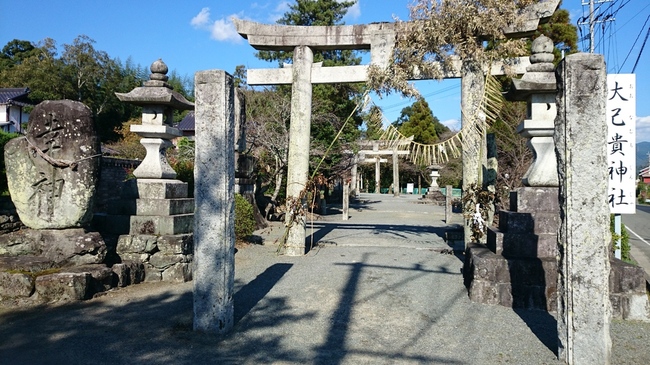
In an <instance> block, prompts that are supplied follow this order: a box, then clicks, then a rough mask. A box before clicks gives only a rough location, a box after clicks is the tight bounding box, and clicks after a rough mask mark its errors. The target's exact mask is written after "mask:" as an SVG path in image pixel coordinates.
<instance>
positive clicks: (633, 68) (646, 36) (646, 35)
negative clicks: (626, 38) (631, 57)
mask: <svg viewBox="0 0 650 365" xmlns="http://www.w3.org/2000/svg"><path fill="white" fill-rule="evenodd" d="M648 35H650V28H648V32H647V33H646V34H645V39H644V40H643V45H641V50H640V51H639V56H638V57H637V58H636V62H634V67H632V73H634V70H636V65H638V64H639V60H640V59H641V54H642V53H643V48H644V47H645V43H646V41H647V40H648Z"/></svg>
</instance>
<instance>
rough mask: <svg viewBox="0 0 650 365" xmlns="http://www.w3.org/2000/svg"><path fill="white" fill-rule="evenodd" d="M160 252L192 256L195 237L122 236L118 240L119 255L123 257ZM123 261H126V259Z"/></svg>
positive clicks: (188, 235) (179, 235)
mask: <svg viewBox="0 0 650 365" xmlns="http://www.w3.org/2000/svg"><path fill="white" fill-rule="evenodd" d="M158 251H160V252H161V253H163V254H178V255H180V254H183V255H190V254H192V253H193V251H194V235H193V234H192V233H187V234H177V235H164V236H155V235H145V234H143V235H122V236H120V237H119V238H118V240H117V254H118V255H120V256H121V257H122V256H124V255H127V256H130V257H131V258H132V257H133V255H129V254H135V255H136V256H141V255H142V254H147V255H151V254H154V253H156V252H158ZM147 258H148V256H147ZM122 259H123V260H124V259H125V257H122ZM138 260H140V259H138Z"/></svg>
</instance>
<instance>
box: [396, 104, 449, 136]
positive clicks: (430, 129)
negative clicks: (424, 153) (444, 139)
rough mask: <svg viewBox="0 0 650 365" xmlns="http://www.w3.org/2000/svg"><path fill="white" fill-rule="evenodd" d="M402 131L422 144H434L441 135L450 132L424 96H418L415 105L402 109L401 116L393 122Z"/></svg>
mask: <svg viewBox="0 0 650 365" xmlns="http://www.w3.org/2000/svg"><path fill="white" fill-rule="evenodd" d="M393 125H395V126H396V127H397V128H398V130H399V131H400V133H402V134H403V135H405V136H409V137H410V136H413V141H414V142H417V143H422V144H433V143H435V142H437V141H438V140H439V139H440V137H439V136H440V135H441V134H442V133H444V132H448V131H449V128H447V127H446V126H444V125H443V124H442V123H440V121H439V120H438V118H436V117H435V116H434V115H433V112H431V109H430V108H429V103H427V101H426V100H424V98H418V100H416V101H415V102H414V103H413V105H411V106H408V107H406V108H404V109H402V113H401V115H400V116H399V118H398V119H397V120H396V121H395V123H393Z"/></svg>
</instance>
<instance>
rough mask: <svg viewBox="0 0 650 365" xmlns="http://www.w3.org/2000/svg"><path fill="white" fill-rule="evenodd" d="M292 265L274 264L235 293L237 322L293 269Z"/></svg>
mask: <svg viewBox="0 0 650 365" xmlns="http://www.w3.org/2000/svg"><path fill="white" fill-rule="evenodd" d="M291 266H293V265H292V264H274V265H272V266H270V267H269V268H267V269H266V270H264V272H263V273H261V274H260V275H258V276H257V277H256V278H255V279H253V280H252V281H251V282H249V283H248V284H246V285H244V286H243V287H242V288H241V289H239V290H238V291H237V292H236V293H235V295H234V301H235V324H237V322H239V320H241V319H242V318H244V316H245V315H246V314H247V313H248V312H250V311H251V309H253V307H255V305H256V304H257V303H258V302H259V301H260V300H262V298H264V297H265V296H266V294H268V292H270V291H271V289H272V288H273V286H274V285H275V284H276V283H277V282H278V281H280V279H281V278H282V276H284V274H286V273H287V271H289V269H291Z"/></svg>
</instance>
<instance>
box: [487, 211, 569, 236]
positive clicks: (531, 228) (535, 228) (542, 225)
mask: <svg viewBox="0 0 650 365" xmlns="http://www.w3.org/2000/svg"><path fill="white" fill-rule="evenodd" d="M559 227H560V215H559V214H558V212H548V213H546V212H537V213H520V212H511V211H509V210H501V211H499V230H501V231H503V232H508V233H533V232H534V233H536V234H540V233H549V234H557V230H558V228H559Z"/></svg>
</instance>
